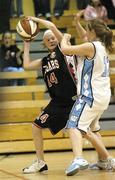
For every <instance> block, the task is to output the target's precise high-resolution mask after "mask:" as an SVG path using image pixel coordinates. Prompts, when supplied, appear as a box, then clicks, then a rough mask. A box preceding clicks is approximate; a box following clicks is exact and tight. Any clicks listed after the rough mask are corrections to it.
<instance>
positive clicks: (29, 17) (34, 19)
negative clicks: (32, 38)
mask: <svg viewBox="0 0 115 180" xmlns="http://www.w3.org/2000/svg"><path fill="white" fill-rule="evenodd" d="M25 18H26V19H28V20H32V21H35V22H37V23H38V20H39V18H37V17H33V16H26V17H25Z"/></svg>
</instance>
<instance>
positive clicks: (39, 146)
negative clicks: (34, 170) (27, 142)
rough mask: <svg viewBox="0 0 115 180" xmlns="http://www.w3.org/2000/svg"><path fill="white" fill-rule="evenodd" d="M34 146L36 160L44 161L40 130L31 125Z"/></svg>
mask: <svg viewBox="0 0 115 180" xmlns="http://www.w3.org/2000/svg"><path fill="white" fill-rule="evenodd" d="M32 132H33V139H34V145H35V149H36V154H37V158H38V160H44V155H43V137H42V129H41V128H38V127H36V126H35V125H32Z"/></svg>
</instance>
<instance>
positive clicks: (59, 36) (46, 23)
mask: <svg viewBox="0 0 115 180" xmlns="http://www.w3.org/2000/svg"><path fill="white" fill-rule="evenodd" d="M28 18H29V19H32V20H33V21H35V22H37V23H41V24H42V25H44V26H45V27H46V28H48V29H50V30H52V32H53V33H54V35H55V36H56V38H57V39H58V41H59V42H60V41H61V40H62V37H63V34H62V33H61V31H59V30H58V28H57V27H56V26H55V24H54V23H52V22H51V21H48V20H44V19H40V18H36V17H32V16H29V17H28Z"/></svg>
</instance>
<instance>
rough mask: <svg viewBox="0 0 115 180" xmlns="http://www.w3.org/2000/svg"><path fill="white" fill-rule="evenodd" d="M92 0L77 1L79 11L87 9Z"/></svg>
mask: <svg viewBox="0 0 115 180" xmlns="http://www.w3.org/2000/svg"><path fill="white" fill-rule="evenodd" d="M90 2H91V0H82V1H81V0H76V3H77V8H78V9H79V10H82V9H85V8H86V7H87V5H88V4H90Z"/></svg>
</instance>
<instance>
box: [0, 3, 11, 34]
mask: <svg viewBox="0 0 115 180" xmlns="http://www.w3.org/2000/svg"><path fill="white" fill-rule="evenodd" d="M6 12H7V13H6ZM9 18H10V0H5V1H0V33H3V32H5V31H8V30H9V29H10V23H9Z"/></svg>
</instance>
